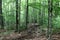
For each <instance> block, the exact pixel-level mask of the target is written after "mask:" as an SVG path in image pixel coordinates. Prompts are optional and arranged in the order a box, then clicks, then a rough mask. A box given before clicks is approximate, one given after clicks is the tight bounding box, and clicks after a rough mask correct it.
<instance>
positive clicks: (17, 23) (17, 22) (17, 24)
mask: <svg viewBox="0 0 60 40" xmlns="http://www.w3.org/2000/svg"><path fill="white" fill-rule="evenodd" d="M18 17H19V16H18V0H16V32H17V31H18V26H19V21H18Z"/></svg>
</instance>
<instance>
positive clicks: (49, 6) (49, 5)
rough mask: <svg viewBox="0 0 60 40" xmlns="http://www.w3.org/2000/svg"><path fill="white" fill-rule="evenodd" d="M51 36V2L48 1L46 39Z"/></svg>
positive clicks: (49, 38) (49, 39)
mask: <svg viewBox="0 0 60 40" xmlns="http://www.w3.org/2000/svg"><path fill="white" fill-rule="evenodd" d="M51 36H52V0H48V27H47V39H48V40H52V39H51Z"/></svg>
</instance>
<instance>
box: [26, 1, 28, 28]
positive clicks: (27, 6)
mask: <svg viewBox="0 0 60 40" xmlns="http://www.w3.org/2000/svg"><path fill="white" fill-rule="evenodd" d="M28 11H29V10H28V0H27V1H26V27H27V24H28Z"/></svg>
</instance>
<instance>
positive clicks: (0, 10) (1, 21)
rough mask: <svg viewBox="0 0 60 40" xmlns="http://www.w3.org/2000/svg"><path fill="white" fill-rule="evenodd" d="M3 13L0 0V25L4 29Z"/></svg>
mask: <svg viewBox="0 0 60 40" xmlns="http://www.w3.org/2000/svg"><path fill="white" fill-rule="evenodd" d="M3 21H4V20H3V14H2V0H0V25H1V29H4V22H3Z"/></svg>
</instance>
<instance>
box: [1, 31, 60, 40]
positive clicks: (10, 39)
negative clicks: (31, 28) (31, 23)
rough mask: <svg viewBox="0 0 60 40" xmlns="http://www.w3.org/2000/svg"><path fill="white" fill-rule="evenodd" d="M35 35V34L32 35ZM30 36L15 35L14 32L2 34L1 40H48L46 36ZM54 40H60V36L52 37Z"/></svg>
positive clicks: (24, 34) (25, 34) (23, 34)
mask: <svg viewBox="0 0 60 40" xmlns="http://www.w3.org/2000/svg"><path fill="white" fill-rule="evenodd" d="M32 35H34V34H32ZM32 35H28V34H27V32H25V31H23V32H21V33H15V32H13V31H8V32H2V33H0V40H47V39H46V36H45V35H41V36H38V37H37V36H34V37H33V36H32ZM52 40H60V34H54V35H52Z"/></svg>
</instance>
